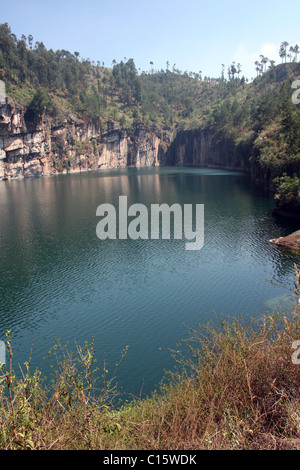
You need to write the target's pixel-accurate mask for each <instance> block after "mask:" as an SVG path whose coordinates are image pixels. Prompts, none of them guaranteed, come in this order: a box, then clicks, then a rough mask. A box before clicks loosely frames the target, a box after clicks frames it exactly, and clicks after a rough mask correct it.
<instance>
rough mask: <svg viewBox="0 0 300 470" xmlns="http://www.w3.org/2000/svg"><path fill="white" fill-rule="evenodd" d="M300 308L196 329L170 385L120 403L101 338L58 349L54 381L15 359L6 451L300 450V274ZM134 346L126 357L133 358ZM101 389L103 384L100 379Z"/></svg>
mask: <svg viewBox="0 0 300 470" xmlns="http://www.w3.org/2000/svg"><path fill="white" fill-rule="evenodd" d="M295 270H296V274H295V279H296V282H295V288H294V294H295V299H296V301H297V303H296V304H295V305H296V306H295V308H294V309H293V311H292V312H289V313H288V312H287V313H280V314H279V313H278V314H271V315H266V316H264V317H263V318H262V319H260V320H258V321H251V322H247V323H245V322H244V321H243V320H242V319H230V320H229V321H228V320H226V319H223V320H221V321H220V322H219V323H218V324H217V325H209V324H208V325H205V326H202V327H200V328H199V329H198V330H193V331H191V335H190V337H189V339H188V340H187V345H188V349H189V351H190V355H182V354H181V353H179V352H178V351H177V352H176V354H175V357H176V364H177V367H176V370H174V371H173V372H172V373H170V376H169V381H168V385H165V386H162V387H161V389H160V390H158V391H157V392H155V393H154V395H153V396H152V397H150V398H148V399H145V400H133V401H131V402H129V403H125V404H123V405H120V406H119V407H114V405H113V403H114V402H115V401H116V399H117V390H116V388H115V387H114V386H113V381H112V378H111V379H107V371H106V370H105V367H104V369H103V371H102V373H101V372H99V371H97V370H96V369H95V367H94V362H95V357H94V350H93V346H92V344H90V345H89V344H86V345H85V347H83V348H82V347H80V346H78V345H77V349H76V354H73V353H70V352H69V351H68V350H67V349H66V348H64V347H60V346H59V344H58V345H56V346H55V347H54V349H53V351H52V353H53V357H54V358H55V359H56V365H55V367H54V368H53V377H52V379H51V381H50V383H49V381H44V380H43V378H42V375H41V372H40V371H38V370H37V371H35V372H34V373H31V372H30V364H29V363H26V364H25V365H24V369H23V370H22V376H21V378H17V377H16V374H15V373H14V371H13V367H12V360H13V351H12V344H11V337H10V332H8V333H7V350H8V356H9V361H8V365H7V368H6V369H5V368H4V369H2V376H1V379H0V448H1V449H37V450H41V449H53V450H54V449H69V450H70V449H100V450H101V449H102V450H104V449H106V450H124V449H126V450H130V449H132V450H138V449H144V450H159V449H163V450H168V449H169V450H188V449H190V450H195V449H236V450H238V449H249V450H252V449H253V450H254V449H300V431H299V429H300V426H299V424H300V393H299V380H300V363H299V362H300V360H299V357H298V356H299V355H300V351H299V345H297V343H295V341H299V340H300V316H299V313H300V312H299V299H300V273H299V271H298V270H297V267H295ZM125 353H126V351H124V352H123V353H122V356H124V355H125ZM97 377H98V380H99V379H100V382H101V387H100V389H99V384H98V380H97Z"/></svg>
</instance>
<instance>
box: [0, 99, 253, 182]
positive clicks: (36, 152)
mask: <svg viewBox="0 0 300 470" xmlns="http://www.w3.org/2000/svg"><path fill="white" fill-rule="evenodd" d="M249 142H250V143H247V144H245V143H244V144H243V145H241V146H236V145H235V143H234V142H233V140H230V139H229V138H228V137H225V136H223V135H222V134H221V133H220V134H218V133H214V134H213V133H212V132H211V131H208V130H192V131H181V132H179V133H178V134H177V135H176V136H171V135H167V134H159V133H155V132H149V131H146V130H145V129H136V130H135V131H130V132H129V131H125V130H121V129H119V128H118V126H117V124H116V123H114V122H108V123H106V127H105V129H102V128H101V127H100V125H99V123H98V122H93V121H91V120H86V121H84V120H79V119H77V118H76V117H75V116H71V117H69V118H68V119H65V120H63V121H62V120H60V121H56V120H55V119H53V118H50V117H49V116H47V114H44V115H43V116H42V117H37V116H34V115H30V114H29V113H28V112H27V111H26V109H22V108H21V107H18V106H16V105H14V104H11V103H6V104H3V105H1V106H0V180H9V179H14V178H23V177H31V176H43V175H53V174H57V173H73V172H80V171H88V170H96V169H99V168H122V167H128V166H136V167H143V166H159V165H172V166H173V165H176V166H177V165H185V166H207V167H211V168H226V169H233V170H243V171H249V170H250V162H249V155H250V154H251V153H250V146H251V138H250V140H249Z"/></svg>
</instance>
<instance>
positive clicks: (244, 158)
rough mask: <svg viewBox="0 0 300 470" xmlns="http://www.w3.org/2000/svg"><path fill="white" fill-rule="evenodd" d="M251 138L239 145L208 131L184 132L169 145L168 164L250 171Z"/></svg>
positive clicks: (166, 159) (219, 134) (220, 134)
mask: <svg viewBox="0 0 300 470" xmlns="http://www.w3.org/2000/svg"><path fill="white" fill-rule="evenodd" d="M250 147H251V138H250V139H249V142H247V143H244V144H243V145H239V146H236V144H235V143H234V141H233V140H231V139H229V138H228V137H225V136H224V135H222V133H212V132H211V131H208V130H192V131H181V132H179V133H178V134H177V136H176V138H175V139H174V141H173V143H172V145H171V146H170V147H169V149H168V152H167V156H166V158H165V161H166V162H167V163H168V164H169V165H185V166H204V167H205V166H206V167H209V168H224V169H228V170H242V171H250V161H249V157H250V155H251V149H250Z"/></svg>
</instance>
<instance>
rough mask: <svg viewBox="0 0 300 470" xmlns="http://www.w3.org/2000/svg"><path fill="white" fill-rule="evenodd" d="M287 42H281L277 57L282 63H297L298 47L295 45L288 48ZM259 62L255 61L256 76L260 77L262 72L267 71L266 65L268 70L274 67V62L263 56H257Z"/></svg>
mask: <svg viewBox="0 0 300 470" xmlns="http://www.w3.org/2000/svg"><path fill="white" fill-rule="evenodd" d="M289 46H290V44H289V43H288V42H287V41H283V42H282V43H281V45H280V48H279V57H280V58H281V60H282V63H287V61H289V62H298V55H299V52H300V49H299V45H298V44H296V45H295V46H290V48H288V47H289ZM259 58H260V60H259V61H258V60H256V61H255V67H256V68H255V70H256V73H257V76H259V75H262V74H263V73H264V72H266V71H267V64H268V63H269V64H270V65H269V69H272V68H274V67H275V63H276V62H275V60H269V59H268V57H265V56H264V55H263V54H261V55H260V56H259Z"/></svg>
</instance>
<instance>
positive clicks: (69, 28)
mask: <svg viewBox="0 0 300 470" xmlns="http://www.w3.org/2000/svg"><path fill="white" fill-rule="evenodd" d="M0 22H1V23H5V22H7V23H8V24H9V25H10V26H11V29H12V32H13V33H15V34H16V35H17V37H18V38H20V37H21V35H22V34H25V35H26V36H28V35H29V34H32V35H33V37H34V41H42V42H44V44H45V46H46V47H47V48H48V49H53V50H57V49H66V50H69V51H70V52H74V51H78V52H80V54H81V56H82V57H84V58H90V59H91V60H94V61H95V62H96V61H97V60H100V61H101V62H102V61H103V62H104V63H105V65H106V66H111V63H112V61H113V59H116V60H117V62H119V61H120V60H124V57H126V58H127V59H129V58H133V59H134V61H135V64H136V66H137V68H138V69H140V70H141V71H142V70H149V69H150V65H149V63H150V61H153V62H154V68H155V69H161V68H164V69H165V68H166V62H167V61H169V63H170V67H172V66H173V64H176V68H179V69H180V70H182V71H185V70H189V71H193V72H199V71H200V70H201V71H202V72H203V76H204V75H207V76H212V77H218V76H220V74H221V68H222V64H225V66H226V68H227V66H228V65H230V64H231V62H232V61H233V60H234V61H236V62H237V63H238V62H240V63H241V65H242V73H243V74H244V75H245V76H247V77H248V78H249V79H250V78H251V77H254V76H255V75H256V72H255V66H254V62H255V60H257V59H258V58H259V55H260V54H264V55H266V56H267V57H269V59H274V60H276V63H280V58H279V55H278V50H279V46H280V43H281V42H282V41H288V42H289V43H290V44H291V45H295V44H296V43H299V45H300V32H299V30H300V0H285V1H282V0H251V1H248V2H247V1H245V0H244V1H242V0H222V1H221V0H214V1H213V0H211V1H204V0H182V1H178V0H172V1H171V0H151V1H149V2H144V1H140V0H139V1H137V0H128V1H125V0H122V1H121V0H114V1H112V0H108V1H103V0H100V1H99V0H98V1H96V0H85V1H82V0H81V1H78V0H51V1H47V0H43V1H41V0H26V1H24V0H13V1H11V2H9V1H7V0H5V1H3V0H0Z"/></svg>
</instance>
